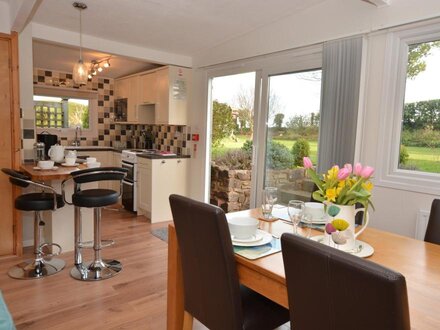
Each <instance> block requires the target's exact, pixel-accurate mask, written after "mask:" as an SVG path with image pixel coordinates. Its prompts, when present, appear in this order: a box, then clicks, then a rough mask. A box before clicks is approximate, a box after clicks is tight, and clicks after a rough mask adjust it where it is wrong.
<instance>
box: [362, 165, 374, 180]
mask: <svg viewBox="0 0 440 330" xmlns="http://www.w3.org/2000/svg"><path fill="white" fill-rule="evenodd" d="M373 173H374V168H372V167H371V166H365V167H364V168H363V169H362V172H361V177H363V178H364V179H368V178H369V177H370V176H372V175H373Z"/></svg>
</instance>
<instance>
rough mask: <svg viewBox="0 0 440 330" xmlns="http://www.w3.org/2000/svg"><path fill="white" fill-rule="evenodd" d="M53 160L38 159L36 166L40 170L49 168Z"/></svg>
mask: <svg viewBox="0 0 440 330" xmlns="http://www.w3.org/2000/svg"><path fill="white" fill-rule="evenodd" d="M54 164H55V162H54V161H53V160H40V161H38V163H37V166H38V167H39V168H41V169H42V170H50V169H51V168H52V167H53V165H54Z"/></svg>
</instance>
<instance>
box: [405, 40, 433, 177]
mask: <svg viewBox="0 0 440 330" xmlns="http://www.w3.org/2000/svg"><path fill="white" fill-rule="evenodd" d="M439 72H440V40H436V41H431V42H422V43H415V44H410V45H409V46H408V64H407V70H406V84H405V99H404V104H403V115H402V131H401V134H400V151H399V168H400V169H404V170H410V171H421V172H431V173H440V88H439V86H440V75H439Z"/></svg>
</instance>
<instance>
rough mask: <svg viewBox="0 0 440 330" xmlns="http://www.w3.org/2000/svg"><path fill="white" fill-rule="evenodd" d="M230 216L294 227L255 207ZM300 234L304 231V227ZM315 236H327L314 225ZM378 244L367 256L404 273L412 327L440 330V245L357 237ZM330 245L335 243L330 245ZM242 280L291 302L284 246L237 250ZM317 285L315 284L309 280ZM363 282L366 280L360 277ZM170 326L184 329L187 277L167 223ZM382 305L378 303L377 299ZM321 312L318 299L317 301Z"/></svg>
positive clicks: (377, 234) (369, 234) (264, 225)
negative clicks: (254, 253) (258, 253)
mask: <svg viewBox="0 0 440 330" xmlns="http://www.w3.org/2000/svg"><path fill="white" fill-rule="evenodd" d="M228 216H239V217H252V218H255V219H258V220H260V227H259V228H260V229H262V230H265V231H267V232H269V233H271V234H272V235H273V236H274V237H275V238H277V237H280V235H281V234H282V233H284V232H293V230H292V225H291V224H289V223H287V222H286V221H283V220H275V221H271V222H267V221H263V220H261V210H260V209H251V210H245V211H239V212H234V213H233V214H231V213H229V214H228ZM396 225H398V219H396ZM298 233H299V235H302V230H301V228H300V229H299V232H298ZM311 235H312V236H316V235H323V233H322V232H321V231H319V230H316V229H314V230H312V233H311ZM357 239H358V240H361V241H363V242H365V243H368V244H369V245H371V246H372V247H373V248H374V253H373V254H372V255H371V256H369V257H368V258H366V259H367V260H370V261H372V262H374V263H377V264H380V265H382V266H385V267H387V268H390V269H393V270H395V271H397V272H400V273H401V274H403V275H404V276H405V279H406V283H407V290H408V301H409V310H410V319H411V328H412V329H440V245H437V244H432V243H427V242H424V241H420V240H416V239H413V238H410V237H406V236H401V235H397V234H394V233H391V232H387V231H383V230H379V229H376V228H372V227H371V226H370V227H368V228H366V230H364V232H363V233H362V234H360V235H359V236H358V238H357ZM329 248H332V247H329ZM235 261H236V266H237V272H238V278H239V281H240V283H241V284H243V285H245V286H247V287H249V288H251V289H252V290H254V291H256V292H258V293H260V294H262V295H263V296H265V297H267V298H269V299H271V300H272V301H274V302H276V303H278V304H280V305H281V306H284V307H286V308H288V307H289V303H288V298H287V287H286V276H285V272H284V265H283V258H282V253H281V251H280V252H278V253H274V254H271V255H268V256H265V257H262V258H259V259H256V260H250V259H247V258H244V257H242V256H240V255H238V254H235ZM310 285H313V284H310ZM359 286H362V282H359ZM167 288H168V292H167V329H168V330H177V329H179V330H181V329H182V326H183V316H184V298H183V277H182V266H181V260H180V253H179V245H178V241H177V236H176V231H175V228H174V224H169V226H168V283H167ZM377 303H378V304H380V302H377ZM317 312H318V313H319V299H318V300H317Z"/></svg>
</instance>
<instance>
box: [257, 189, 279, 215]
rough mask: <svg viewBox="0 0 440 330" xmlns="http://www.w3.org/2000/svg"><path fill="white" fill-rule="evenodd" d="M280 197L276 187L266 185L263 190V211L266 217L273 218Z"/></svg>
mask: <svg viewBox="0 0 440 330" xmlns="http://www.w3.org/2000/svg"><path fill="white" fill-rule="evenodd" d="M277 199H278V189H277V188H275V187H266V188H265V189H264V191H263V203H262V204H261V211H262V213H263V217H264V218H265V219H271V218H272V209H273V206H274V204H275V202H276V201H277Z"/></svg>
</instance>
